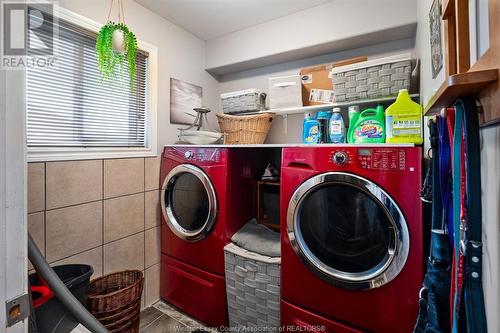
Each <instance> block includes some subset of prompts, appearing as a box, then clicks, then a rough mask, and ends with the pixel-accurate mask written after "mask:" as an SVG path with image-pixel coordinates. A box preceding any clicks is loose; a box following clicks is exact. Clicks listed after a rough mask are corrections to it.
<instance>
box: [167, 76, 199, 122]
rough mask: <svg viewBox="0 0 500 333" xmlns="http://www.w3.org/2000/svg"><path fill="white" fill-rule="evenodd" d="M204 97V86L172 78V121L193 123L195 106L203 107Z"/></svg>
mask: <svg viewBox="0 0 500 333" xmlns="http://www.w3.org/2000/svg"><path fill="white" fill-rule="evenodd" d="M202 99H203V88H202V87H200V86H197V85H194V84H192V83H188V82H184V81H181V80H178V79H174V78H170V123H171V124H186V125H191V124H192V123H193V121H194V118H195V112H194V111H193V108H198V107H201V106H202Z"/></svg>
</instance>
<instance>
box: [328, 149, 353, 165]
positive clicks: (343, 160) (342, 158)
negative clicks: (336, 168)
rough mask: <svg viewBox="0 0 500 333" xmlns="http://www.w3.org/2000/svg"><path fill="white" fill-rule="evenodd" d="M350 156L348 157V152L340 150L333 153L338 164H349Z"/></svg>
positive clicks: (334, 161)
mask: <svg viewBox="0 0 500 333" xmlns="http://www.w3.org/2000/svg"><path fill="white" fill-rule="evenodd" d="M348 159H349V158H348V157H347V154H346V153H345V152H343V151H338V152H336V153H335V154H333V158H332V160H333V163H335V164H336V165H345V164H347V161H348Z"/></svg>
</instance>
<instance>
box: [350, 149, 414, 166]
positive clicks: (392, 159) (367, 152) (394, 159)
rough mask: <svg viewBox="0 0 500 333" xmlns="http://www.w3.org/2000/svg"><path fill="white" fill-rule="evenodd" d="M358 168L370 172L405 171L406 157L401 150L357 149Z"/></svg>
mask: <svg viewBox="0 0 500 333" xmlns="http://www.w3.org/2000/svg"><path fill="white" fill-rule="evenodd" d="M358 166H359V167H360V168H362V169H372V170H393V171H398V170H400V171H402V170H406V156H405V151H404V150H402V149H391V148H374V149H368V148H367V149H358Z"/></svg>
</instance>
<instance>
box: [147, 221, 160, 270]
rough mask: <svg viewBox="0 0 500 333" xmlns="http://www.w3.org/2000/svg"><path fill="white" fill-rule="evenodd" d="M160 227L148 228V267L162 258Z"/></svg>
mask: <svg viewBox="0 0 500 333" xmlns="http://www.w3.org/2000/svg"><path fill="white" fill-rule="evenodd" d="M160 236H161V233H160V227H155V228H152V229H148V230H146V235H145V237H146V238H145V239H146V240H145V242H146V267H150V266H152V265H154V264H157V263H159V262H160V260H161V250H160Z"/></svg>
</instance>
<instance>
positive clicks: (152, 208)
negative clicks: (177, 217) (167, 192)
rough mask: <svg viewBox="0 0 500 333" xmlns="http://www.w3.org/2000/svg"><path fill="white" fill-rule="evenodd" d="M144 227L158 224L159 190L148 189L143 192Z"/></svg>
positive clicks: (147, 227)
mask: <svg viewBox="0 0 500 333" xmlns="http://www.w3.org/2000/svg"><path fill="white" fill-rule="evenodd" d="M145 196H146V197H145V209H146V212H145V217H146V229H149V228H152V227H155V226H158V225H160V214H161V211H160V210H161V208H160V192H159V191H150V192H146V193H145Z"/></svg>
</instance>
